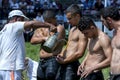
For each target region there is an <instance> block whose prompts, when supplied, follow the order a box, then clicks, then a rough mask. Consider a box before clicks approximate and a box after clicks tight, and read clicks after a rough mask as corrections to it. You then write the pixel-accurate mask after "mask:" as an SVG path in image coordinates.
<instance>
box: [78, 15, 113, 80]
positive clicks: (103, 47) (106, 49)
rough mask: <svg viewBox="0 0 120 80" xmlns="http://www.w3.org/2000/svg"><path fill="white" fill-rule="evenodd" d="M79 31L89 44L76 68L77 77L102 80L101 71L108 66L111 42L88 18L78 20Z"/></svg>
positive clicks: (85, 79)
mask: <svg viewBox="0 0 120 80" xmlns="http://www.w3.org/2000/svg"><path fill="white" fill-rule="evenodd" d="M79 29H80V30H81V31H82V32H83V33H84V34H85V36H86V37H88V38H89V42H88V47H87V49H88V52H87V55H86V57H85V59H84V60H83V62H82V64H81V65H80V66H79V68H78V75H81V77H82V80H104V78H103V75H102V72H101V70H102V69H103V68H105V67H108V66H109V65H110V61H111V56H112V47H111V40H110V38H109V37H108V36H107V35H106V34H105V33H104V32H102V31H101V30H99V29H98V28H97V26H96V25H95V23H94V22H93V21H92V19H91V18H89V17H82V18H81V19H80V22H79Z"/></svg>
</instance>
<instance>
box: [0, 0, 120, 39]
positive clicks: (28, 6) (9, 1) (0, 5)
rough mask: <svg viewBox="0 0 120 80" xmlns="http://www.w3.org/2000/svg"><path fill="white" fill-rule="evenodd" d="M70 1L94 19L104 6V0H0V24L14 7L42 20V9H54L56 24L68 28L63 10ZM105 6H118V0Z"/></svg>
mask: <svg viewBox="0 0 120 80" xmlns="http://www.w3.org/2000/svg"><path fill="white" fill-rule="evenodd" d="M61 1H63V2H61ZM72 3H76V4H78V5H79V6H80V7H81V9H82V14H83V15H86V16H90V17H92V18H93V19H94V20H99V19H100V16H99V11H100V10H101V9H102V8H104V7H105V0H71V1H69V0H0V24H3V23H5V21H6V20H7V16H8V13H9V12H10V11H11V10H14V9H20V10H22V11H23V12H24V14H25V15H26V16H27V17H29V18H30V19H31V20H33V19H35V20H38V21H42V22H44V20H43V17H42V13H43V11H44V10H46V9H54V10H56V14H57V16H56V18H57V22H58V24H62V25H64V26H65V28H67V29H69V28H70V25H69V24H68V23H67V18H66V16H65V14H64V10H65V9H66V8H67V7H68V6H69V5H71V4H72ZM106 6H118V7H120V0H107V5H106ZM68 26H69V27H68ZM0 28H1V27H0ZM28 34H29V36H27V37H25V40H26V41H29V40H30V38H31V36H32V34H33V30H27V31H25V36H26V35H28Z"/></svg>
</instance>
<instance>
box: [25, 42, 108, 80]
mask: <svg viewBox="0 0 120 80" xmlns="http://www.w3.org/2000/svg"><path fill="white" fill-rule="evenodd" d="M39 49H40V45H31V44H30V43H29V42H26V53H27V54H26V56H27V57H30V58H31V59H33V60H35V61H38V60H39ZM83 59H84V56H83V58H81V59H80V62H81V61H82V60H83ZM103 74H104V78H105V80H107V78H109V68H106V69H104V70H103ZM25 75H26V74H25ZM25 80H28V79H27V77H26V76H25Z"/></svg>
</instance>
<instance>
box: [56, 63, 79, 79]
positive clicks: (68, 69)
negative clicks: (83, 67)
mask: <svg viewBox="0 0 120 80" xmlns="http://www.w3.org/2000/svg"><path fill="white" fill-rule="evenodd" d="M79 65H80V63H79V61H75V62H72V63H69V64H63V65H61V66H60V68H59V70H58V73H57V76H56V80H79V79H80V76H78V75H77V70H78V66H79Z"/></svg>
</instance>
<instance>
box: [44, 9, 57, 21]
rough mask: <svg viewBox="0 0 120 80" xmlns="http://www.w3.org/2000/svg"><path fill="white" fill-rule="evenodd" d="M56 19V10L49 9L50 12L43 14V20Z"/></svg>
mask: <svg viewBox="0 0 120 80" xmlns="http://www.w3.org/2000/svg"><path fill="white" fill-rule="evenodd" d="M55 17H56V13H55V10H52V9H48V10H45V11H44V12H43V19H44V20H46V19H51V18H55Z"/></svg>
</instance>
